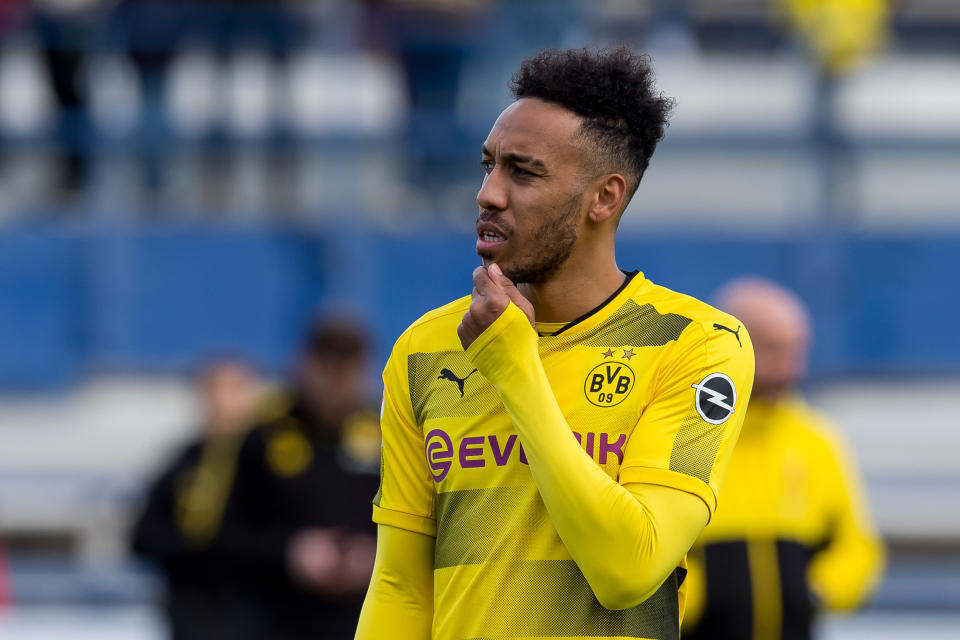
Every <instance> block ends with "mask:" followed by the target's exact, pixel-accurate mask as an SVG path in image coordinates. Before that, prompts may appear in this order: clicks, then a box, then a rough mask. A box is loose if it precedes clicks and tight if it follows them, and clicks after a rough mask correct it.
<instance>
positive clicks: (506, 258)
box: [356, 48, 753, 640]
mask: <svg viewBox="0 0 960 640" xmlns="http://www.w3.org/2000/svg"><path fill="white" fill-rule="evenodd" d="M512 88H513V93H514V95H515V96H516V98H517V100H516V101H515V102H514V103H513V104H511V105H510V106H509V107H507V109H506V110H504V111H503V113H502V114H501V115H500V117H499V118H498V119H497V121H496V123H495V124H494V126H493V129H492V130H491V131H490V133H489V135H488V136H487V139H486V141H485V142H484V143H483V146H482V148H481V166H482V168H483V171H484V174H485V177H484V178H483V185H482V187H481V189H480V192H479V194H478V195H477V203H478V205H479V216H478V219H477V225H476V227H477V245H476V246H477V253H478V254H479V255H480V257H481V258H482V266H480V267H478V268H477V269H476V270H475V271H474V273H473V284H474V289H473V293H472V296H467V297H464V298H461V299H460V300H456V301H454V302H452V303H450V304H448V305H446V306H444V307H441V308H439V309H436V310H434V311H431V312H429V313H427V314H426V315H424V316H423V317H422V318H420V319H419V320H417V321H416V322H415V323H414V324H413V325H412V326H411V327H410V328H409V329H408V330H407V331H406V332H404V333H403V335H401V337H400V338H399V340H398V341H397V343H396V346H395V347H394V350H393V353H392V355H391V357H390V359H389V361H388V362H387V366H386V368H385V371H384V399H383V410H382V418H381V430H382V433H383V452H382V463H381V485H380V490H379V492H378V493H377V495H376V497H375V499H374V516H373V518H374V520H375V521H376V522H377V523H378V525H379V526H378V543H377V558H376V563H375V569H374V576H373V578H372V580H371V584H370V588H369V590H368V593H367V597H366V601H365V603H364V608H363V613H362V615H361V618H360V624H359V627H358V631H357V635H356V637H357V638H358V639H360V640H372V639H381V638H398V639H425V638H436V639H438V640H466V639H468V638H470V639H473V638H569V637H574V636H575V637H578V638H623V637H629V638H655V639H667V638H673V639H676V638H677V637H678V635H679V624H680V617H681V615H682V611H683V601H684V595H683V582H684V574H685V568H684V554H685V553H686V552H687V550H688V549H689V547H690V545H691V544H693V542H694V540H695V539H696V537H697V535H698V534H699V533H700V531H701V529H702V528H703V527H704V525H706V523H707V521H708V520H709V519H710V515H711V514H712V513H713V510H714V509H715V508H716V502H717V493H718V492H719V489H720V484H721V481H722V479H723V476H724V473H725V471H726V466H727V461H728V459H729V456H730V451H731V448H732V447H733V444H734V442H735V441H736V438H737V435H738V432H739V429H740V423H741V420H742V416H743V414H744V412H745V408H746V405H747V400H748V397H749V395H750V388H751V386H752V381H753V350H752V346H751V343H750V339H749V337H748V336H747V333H746V331H744V330H743V329H742V328H741V327H740V323H739V322H738V321H737V320H736V319H735V318H733V317H731V316H729V315H727V314H725V313H721V312H719V311H717V310H715V309H713V308H711V307H709V306H708V305H706V304H704V303H702V302H700V301H698V300H694V299H693V298H690V297H687V296H684V295H681V294H679V293H674V292H673V291H670V290H668V289H665V288H663V287H661V286H658V285H656V284H654V283H652V282H650V281H649V280H647V279H646V278H645V277H644V276H643V274H641V273H640V272H638V271H623V270H621V269H620V268H619V267H618V266H617V261H616V258H615V255H614V239H615V235H616V230H617V225H618V222H619V218H620V216H621V215H622V213H623V211H624V208H625V207H626V205H627V203H628V201H629V200H630V198H631V196H632V195H633V193H634V191H635V190H636V189H637V186H638V184H639V182H640V179H641V177H642V176H643V173H644V171H645V170H646V168H647V165H648V163H649V161H650V156H651V154H652V153H653V151H654V147H655V146H656V144H657V142H659V140H660V139H661V138H662V137H663V133H664V128H665V126H666V121H667V116H668V113H669V110H670V107H671V101H670V100H668V99H666V98H664V97H662V96H661V95H660V94H658V93H657V92H656V91H655V89H654V85H653V71H652V69H651V67H650V63H649V60H648V59H647V58H645V57H641V56H636V55H633V54H632V53H631V52H630V51H629V50H628V49H625V48H621V49H618V50H615V51H612V52H590V51H587V50H573V51H548V52H544V53H541V54H539V55H537V56H535V57H534V58H531V59H528V60H526V61H524V63H523V65H522V67H521V69H520V71H519V73H518V74H517V75H516V76H515V77H514V82H513V87H512Z"/></svg>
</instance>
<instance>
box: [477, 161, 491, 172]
mask: <svg viewBox="0 0 960 640" xmlns="http://www.w3.org/2000/svg"><path fill="white" fill-rule="evenodd" d="M480 168H481V169H483V172H484V173H486V174H489V173H490V172H491V171H493V160H481V161H480Z"/></svg>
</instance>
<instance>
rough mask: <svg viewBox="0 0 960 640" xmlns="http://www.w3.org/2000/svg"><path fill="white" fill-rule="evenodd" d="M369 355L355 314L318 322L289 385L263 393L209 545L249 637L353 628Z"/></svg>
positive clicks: (370, 488) (362, 554)
mask: <svg viewBox="0 0 960 640" xmlns="http://www.w3.org/2000/svg"><path fill="white" fill-rule="evenodd" d="M367 355H368V347H367V344H366V338H365V336H364V334H363V333H362V332H361V331H359V330H358V329H357V328H355V326H354V325H353V324H352V323H349V322H325V323H321V324H318V325H317V326H316V327H314V329H313V331H312V332H311V333H310V335H309V338H308V340H307V343H306V345H305V349H304V351H303V354H302V356H301V360H300V362H299V366H298V370H297V373H296V376H295V378H294V380H293V382H292V384H291V386H290V388H289V389H286V390H280V391H278V392H276V393H275V394H273V396H272V397H271V398H270V399H269V400H268V401H267V402H266V406H265V409H264V411H263V413H262V414H261V416H260V418H259V419H258V420H257V426H256V427H254V428H253V429H252V430H251V431H250V433H249V434H248V436H247V437H246V439H245V441H244V443H243V445H242V447H241V449H240V452H239V455H238V459H237V471H236V476H235V480H234V483H233V487H232V489H231V492H230V498H229V502H228V505H227V509H226V513H225V517H224V522H223V526H222V528H221V531H220V532H219V534H218V535H217V538H216V541H215V542H214V547H215V549H216V553H217V554H219V555H221V556H222V557H227V558H230V559H232V565H231V567H230V570H231V571H232V572H233V574H234V575H235V576H236V585H237V587H238V589H240V590H242V592H243V598H244V599H245V601H246V602H247V603H248V604H247V606H246V612H247V613H248V614H251V618H252V619H253V620H252V621H251V622H250V623H249V624H250V626H249V629H248V632H249V633H248V634H247V635H245V636H244V637H250V638H263V639H269V640H281V639H282V640H288V639H291V640H292V639H299V638H304V639H305V638H331V639H338V638H351V637H352V636H353V630H354V628H355V627H356V621H357V618H358V617H359V612H360V606H361V604H362V600H363V596H364V592H365V590H366V586H367V583H368V582H369V579H370V574H371V571H372V568H373V556H374V552H375V548H376V543H375V538H374V530H373V525H372V524H371V522H370V506H369V502H370V497H371V496H372V495H374V493H376V490H377V486H378V480H377V471H378V462H379V445H380V439H379V427H378V422H377V415H376V413H375V412H374V411H371V410H370V409H369V405H368V404H367V402H366V401H367V400H368V397H367V394H366V390H367V389H366V385H365V380H366V376H365V374H366V359H367Z"/></svg>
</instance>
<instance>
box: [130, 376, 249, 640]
mask: <svg viewBox="0 0 960 640" xmlns="http://www.w3.org/2000/svg"><path fill="white" fill-rule="evenodd" d="M198 387H199V395H200V399H201V402H202V404H203V410H204V414H205V415H204V420H203V423H202V425H201V428H200V433H199V435H198V437H197V438H196V439H195V440H194V441H193V442H191V443H190V444H188V445H187V446H186V447H185V448H184V449H183V450H182V451H181V453H180V454H179V455H177V456H176V458H175V459H174V460H173V462H172V463H171V464H170V465H169V466H168V467H167V468H166V469H164V470H163V472H161V473H160V475H159V476H158V478H157V479H156V481H155V482H154V483H153V485H152V487H151V488H150V490H149V494H148V499H147V503H146V507H145V508H144V511H143V513H142V515H141V516H140V519H139V520H138V521H137V523H136V526H135V528H134V534H133V550H134V552H135V553H136V554H137V555H140V556H142V557H144V558H147V559H150V560H153V561H154V562H156V563H157V564H158V565H159V566H160V568H161V569H162V571H163V574H164V577H165V578H166V581H167V601H166V608H167V614H168V617H169V621H170V626H171V631H172V636H173V638H174V639H175V640H189V639H193V638H197V639H199V638H231V637H234V635H235V629H234V628H233V627H231V625H233V624H235V622H234V614H235V613H236V612H235V610H234V609H233V605H234V603H235V601H236V599H235V597H234V596H233V595H232V593H231V588H232V587H231V584H230V582H229V580H228V579H227V577H226V576H225V575H224V573H223V571H222V562H221V561H220V559H219V558H218V557H216V555H215V554H214V553H212V550H211V542H212V541H213V539H214V537H215V536H216V534H217V532H218V530H219V527H220V519H221V517H222V515H223V510H224V507H225V505H226V501H227V494H228V491H229V489H230V485H231V483H232V479H233V474H234V468H235V462H236V458H237V452H238V450H239V445H240V442H241V437H242V434H243V432H244V431H245V430H246V429H247V428H248V426H249V424H250V421H251V420H252V418H253V415H254V412H255V410H256V401H257V397H258V390H257V375H256V373H255V372H254V371H253V369H252V368H251V367H250V366H249V365H248V364H247V363H245V362H243V361H241V360H236V359H218V360H215V361H212V362H211V363H209V364H208V365H207V366H206V367H204V369H203V372H202V373H201V375H200V379H199V384H198Z"/></svg>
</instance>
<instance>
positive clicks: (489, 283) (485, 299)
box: [457, 263, 535, 349]
mask: <svg viewBox="0 0 960 640" xmlns="http://www.w3.org/2000/svg"><path fill="white" fill-rule="evenodd" d="M511 302H513V304H515V305H517V306H518V307H520V310H521V311H523V313H524V314H526V316H527V319H528V320H530V324H531V325H534V315H533V305H532V304H530V301H529V300H527V299H526V298H524V297H523V294H522V293H520V291H519V290H518V289H517V287H516V285H515V284H513V282H511V281H510V278H508V277H507V276H505V275H503V271H501V270H500V267H499V266H497V264H496V263H494V264H491V265H490V266H489V267H483V266H480V267H477V268H476V269H474V270H473V301H472V302H471V303H470V308H469V309H468V310H467V312H466V313H465V314H463V319H462V320H461V321H460V326H459V327H457V335H458V336H460V344H462V345H463V348H464V349H466V348H467V347H469V346H470V345H471V344H473V341H474V340H476V339H477V338H478V337H479V336H480V334H481V333H483V332H484V331H485V330H486V328H487V327H489V326H490V325H491V324H493V322H494V321H495V320H496V319H497V318H499V317H500V314H502V313H503V312H504V311H505V310H506V308H507V306H508V305H509V304H510V303H511ZM534 326H535V325H534Z"/></svg>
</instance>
